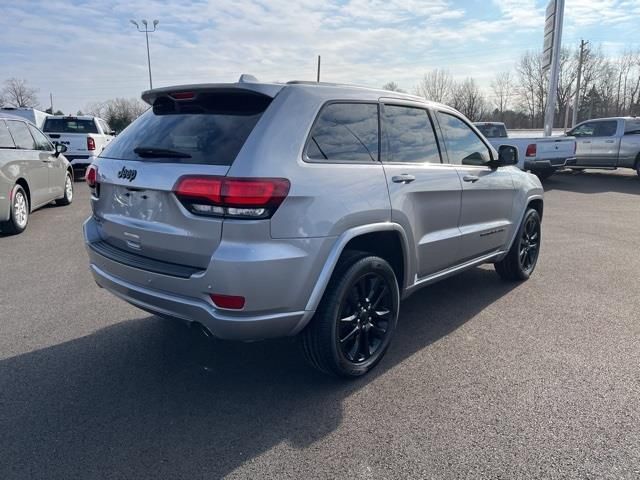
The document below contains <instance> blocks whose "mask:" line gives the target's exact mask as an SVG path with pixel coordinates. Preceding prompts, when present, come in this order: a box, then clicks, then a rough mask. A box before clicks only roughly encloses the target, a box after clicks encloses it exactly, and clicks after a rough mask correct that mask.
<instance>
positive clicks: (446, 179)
mask: <svg viewBox="0 0 640 480" xmlns="http://www.w3.org/2000/svg"><path fill="white" fill-rule="evenodd" d="M381 128H382V161H383V165H384V170H385V174H386V177H387V183H388V186H389V194H390V196H391V208H392V212H391V218H392V220H393V221H394V222H396V223H399V224H400V225H402V226H403V227H404V230H405V231H406V232H407V234H408V235H409V237H410V238H409V241H410V242H411V243H412V244H413V245H415V246H416V257H417V258H416V265H417V272H416V273H417V275H418V277H424V276H427V275H430V274H433V273H437V272H439V271H441V270H444V269H446V268H447V267H450V266H452V265H454V264H455V263H456V260H457V258H458V247H459V241H460V230H459V228H458V219H459V216H460V195H461V186H460V180H459V178H458V174H457V172H456V170H455V168H452V167H451V166H449V165H443V164H442V162H441V156H440V149H439V145H438V142H437V140H436V135H435V131H434V125H433V122H432V119H431V115H430V113H429V112H428V111H427V109H425V108H423V107H420V106H415V105H411V104H403V103H385V104H383V105H382V122H381Z"/></svg>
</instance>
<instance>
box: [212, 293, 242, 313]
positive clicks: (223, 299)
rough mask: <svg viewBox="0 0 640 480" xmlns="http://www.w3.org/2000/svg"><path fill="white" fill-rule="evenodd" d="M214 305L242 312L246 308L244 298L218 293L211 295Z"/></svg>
mask: <svg viewBox="0 0 640 480" xmlns="http://www.w3.org/2000/svg"><path fill="white" fill-rule="evenodd" d="M210 297H211V300H213V303H215V304H216V307H220V308H226V309H229V310H242V309H243V308H244V297H239V296H235V295H220V294H218V293H212V294H211V295H210Z"/></svg>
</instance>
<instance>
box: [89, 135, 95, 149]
mask: <svg viewBox="0 0 640 480" xmlns="http://www.w3.org/2000/svg"><path fill="white" fill-rule="evenodd" d="M95 149H96V141H95V140H94V139H93V138H91V137H87V150H95Z"/></svg>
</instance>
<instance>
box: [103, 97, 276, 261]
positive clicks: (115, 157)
mask: <svg viewBox="0 0 640 480" xmlns="http://www.w3.org/2000/svg"><path fill="white" fill-rule="evenodd" d="M243 92H244V93H243ZM270 101H271V98H270V97H267V96H265V95H259V94H255V93H253V92H250V93H247V92H246V91H238V92H229V91H223V92H201V93H198V92H196V93H191V96H190V97H189V98H188V99H184V100H180V101H174V100H173V99H172V98H171V97H170V96H161V97H159V98H158V99H156V100H155V103H154V107H153V108H152V109H150V110H148V111H147V112H146V113H145V114H143V115H142V116H141V117H140V118H138V119H137V120H136V121H135V122H134V123H133V124H131V125H130V126H129V127H128V128H127V129H126V130H125V131H124V132H123V133H122V134H120V135H119V136H117V137H116V138H115V139H114V140H113V141H112V142H110V143H109V145H108V146H107V148H106V149H105V150H104V152H103V153H102V154H101V155H100V157H99V159H98V161H97V162H96V165H97V168H98V182H99V184H98V186H97V188H96V189H95V191H94V192H93V193H94V199H93V209H94V214H95V216H96V218H97V221H98V223H99V230H100V234H101V237H102V239H103V241H104V242H106V243H108V244H110V245H111V246H112V247H116V248H119V249H122V250H125V251H128V252H130V253H136V254H139V255H141V256H144V257H148V258H152V259H156V260H161V261H164V262H169V263H174V264H179V265H186V266H191V267H196V268H201V269H205V268H206V267H207V266H208V265H209V262H210V260H211V256H212V254H213V252H214V251H215V249H216V248H217V246H218V244H219V242H220V238H221V235H222V224H223V218H222V217H221V216H220V214H219V212H217V210H216V209H215V208H208V209H206V208H204V207H203V211H202V212H200V213H199V212H195V211H194V210H192V209H189V208H188V206H185V204H183V203H182V202H181V201H180V200H179V199H178V198H177V196H176V195H175V194H174V190H175V188H176V186H177V184H178V181H179V180H180V179H181V178H183V177H185V176H198V177H203V176H225V175H226V174H227V172H228V170H229V168H230V166H231V165H232V163H233V161H234V160H235V158H236V156H237V155H238V153H239V152H240V150H241V149H242V147H243V145H244V143H245V141H246V140H247V138H248V137H249V135H250V134H251V132H252V130H253V128H254V126H255V125H256V123H257V122H258V121H259V120H260V118H261V116H262V113H263V112H264V111H265V109H266V108H267V107H268V105H269V103H270ZM205 207H206V206H205Z"/></svg>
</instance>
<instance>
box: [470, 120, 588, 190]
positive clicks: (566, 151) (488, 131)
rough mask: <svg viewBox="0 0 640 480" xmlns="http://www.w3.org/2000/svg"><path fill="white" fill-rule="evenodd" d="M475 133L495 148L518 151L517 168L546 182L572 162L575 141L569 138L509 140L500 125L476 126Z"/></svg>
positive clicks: (505, 129)
mask: <svg viewBox="0 0 640 480" xmlns="http://www.w3.org/2000/svg"><path fill="white" fill-rule="evenodd" d="M474 125H475V126H476V128H477V129H478V130H480V132H481V133H482V134H483V135H484V136H485V137H486V138H487V140H489V142H490V143H491V144H492V145H493V146H494V147H495V148H499V147H500V145H513V146H514V147H516V148H517V149H518V167H520V168H521V169H522V170H528V171H530V172H531V173H534V174H536V175H537V176H538V177H539V178H541V179H545V178H547V177H549V176H551V175H552V174H553V173H554V172H555V171H556V170H558V169H559V168H562V167H565V166H571V165H573V164H574V162H575V153H576V140H575V139H574V138H568V137H566V136H565V137H534V138H513V137H509V134H508V133H507V128H506V127H505V125H504V123H501V122H477V123H475V124H474Z"/></svg>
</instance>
